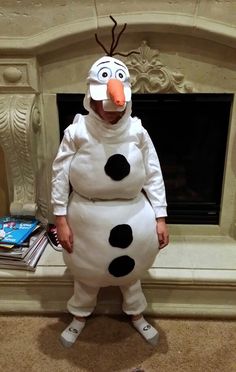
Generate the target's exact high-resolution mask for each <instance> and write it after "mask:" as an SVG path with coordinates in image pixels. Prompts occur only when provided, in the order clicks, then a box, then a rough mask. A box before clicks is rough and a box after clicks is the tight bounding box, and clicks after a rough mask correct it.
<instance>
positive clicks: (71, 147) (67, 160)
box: [51, 124, 77, 216]
mask: <svg viewBox="0 0 236 372" xmlns="http://www.w3.org/2000/svg"><path fill="white" fill-rule="evenodd" d="M75 125H76V124H72V125H70V126H69V127H68V128H67V129H66V130H65V132H64V137H63V139H62V141H61V144H60V146H59V149H58V152H57V155H56V158H55V160H54V162H53V166H52V193H51V203H52V206H53V213H54V215H57V216H59V215H60V216H64V215H66V214H67V204H68V198H69V192H70V181H69V170H70V164H71V160H72V158H73V156H74V154H75V153H76V151H77V150H76V146H75V143H74V140H73V133H74V129H75V128H74V127H75Z"/></svg>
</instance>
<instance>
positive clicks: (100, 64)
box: [97, 61, 111, 66]
mask: <svg viewBox="0 0 236 372" xmlns="http://www.w3.org/2000/svg"><path fill="white" fill-rule="evenodd" d="M108 62H109V63H110V62H111V61H104V62H100V63H98V64H97V66H99V65H101V64H102V63H108Z"/></svg>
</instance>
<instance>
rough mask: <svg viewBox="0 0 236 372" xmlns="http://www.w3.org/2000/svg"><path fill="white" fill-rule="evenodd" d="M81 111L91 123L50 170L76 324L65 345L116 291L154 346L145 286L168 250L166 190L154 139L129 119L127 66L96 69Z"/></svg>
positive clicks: (105, 63) (70, 136) (76, 125)
mask: <svg viewBox="0 0 236 372" xmlns="http://www.w3.org/2000/svg"><path fill="white" fill-rule="evenodd" d="M84 107H85V108H86V110H87V111H88V115H80V114H78V115H76V117H75V119H74V122H73V124H71V125H70V126H69V127H67V129H66V130H65V132H64V137H63V139H62V142H61V144H60V147H59V150H58V153H57V156H56V159H55V160H54V163H53V177H52V205H53V210H54V215H55V222H56V226H57V233H58V238H59V241H60V243H61V245H62V247H63V248H64V249H63V257H64V261H65V263H66V265H67V267H68V268H69V270H70V271H71V273H72V274H73V277H74V294H73V296H72V298H71V299H70V300H69V301H68V304H67V307H68V310H69V312H70V313H71V314H72V315H73V316H74V318H73V321H72V323H71V324H69V326H68V327H67V328H66V329H65V330H64V331H63V332H62V334H61V342H62V343H63V345H64V346H65V347H70V346H71V345H73V343H74V342H75V341H76V339H77V337H78V336H79V334H80V333H81V331H82V329H83V328H84V326H85V321H86V317H88V316H89V315H90V314H91V313H92V312H93V310H94V308H95V306H96V299H97V294H98V291H99V289H100V288H101V287H106V286H119V287H120V290H121V292H122V295H123V306H122V308H123V311H124V312H125V313H126V314H128V315H129V316H131V321H132V324H133V325H134V327H135V328H136V329H137V330H138V332H139V333H140V334H141V335H142V336H143V337H144V338H145V339H146V341H148V342H149V343H150V344H152V345H156V344H157V341H158V332H157V330H156V329H155V328H154V327H153V326H152V325H150V324H149V323H148V322H147V321H146V320H145V318H144V317H143V315H142V313H143V311H144V310H145V308H146V305H147V303H146V299H145V297H144V294H143V292H142V289H141V283H140V278H141V276H142V274H143V272H144V271H145V270H147V269H148V268H150V267H151V265H152V263H153V261H154V259H155V257H156V255H157V253H158V250H159V249H161V248H164V247H165V246H166V245H167V244H168V230H167V226H166V223H165V216H166V197H165V187H164V182H163V178H162V173H161V168H160V164H159V160H158V157H157V154H156V151H155V149H154V146H153V144H152V142H151V139H150V137H149V135H148V133H147V131H146V130H145V129H144V128H143V127H142V124H141V121H140V120H139V119H138V118H132V117H131V88H130V76H129V71H128V68H127V67H126V65H125V64H124V63H123V62H122V61H120V60H117V59H115V58H113V57H110V56H105V57H102V58H100V59H99V60H97V61H96V62H95V63H94V64H93V65H92V67H91V69H90V71H89V75H88V90H87V93H86V95H85V98H84ZM154 125H155V123H154ZM70 184H71V186H72V192H71V193H70V192H69V191H70Z"/></svg>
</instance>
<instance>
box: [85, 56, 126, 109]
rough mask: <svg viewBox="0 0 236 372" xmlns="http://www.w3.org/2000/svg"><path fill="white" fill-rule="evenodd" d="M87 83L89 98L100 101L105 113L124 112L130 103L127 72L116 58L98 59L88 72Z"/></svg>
mask: <svg viewBox="0 0 236 372" xmlns="http://www.w3.org/2000/svg"><path fill="white" fill-rule="evenodd" d="M87 83H88V90H89V95H90V97H91V98H92V99H93V100H95V101H102V102H103V109H104V110H105V111H124V110H125V108H126V104H127V103H128V102H130V101H131V87H130V74H129V70H128V68H127V67H126V65H125V64H124V63H123V62H122V61H120V60H118V59H116V58H113V57H110V56H104V57H102V58H100V59H98V60H97V61H96V62H95V63H94V64H93V65H92V67H91V69H90V71H89V75H88V78H87Z"/></svg>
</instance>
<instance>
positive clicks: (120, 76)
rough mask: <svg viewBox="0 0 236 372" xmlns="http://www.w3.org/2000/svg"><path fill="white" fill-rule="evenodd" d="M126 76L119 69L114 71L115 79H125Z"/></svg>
mask: <svg viewBox="0 0 236 372" xmlns="http://www.w3.org/2000/svg"><path fill="white" fill-rule="evenodd" d="M126 78H127V76H126V73H125V71H123V70H121V69H119V70H117V71H116V79H118V80H121V81H125V79H126Z"/></svg>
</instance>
